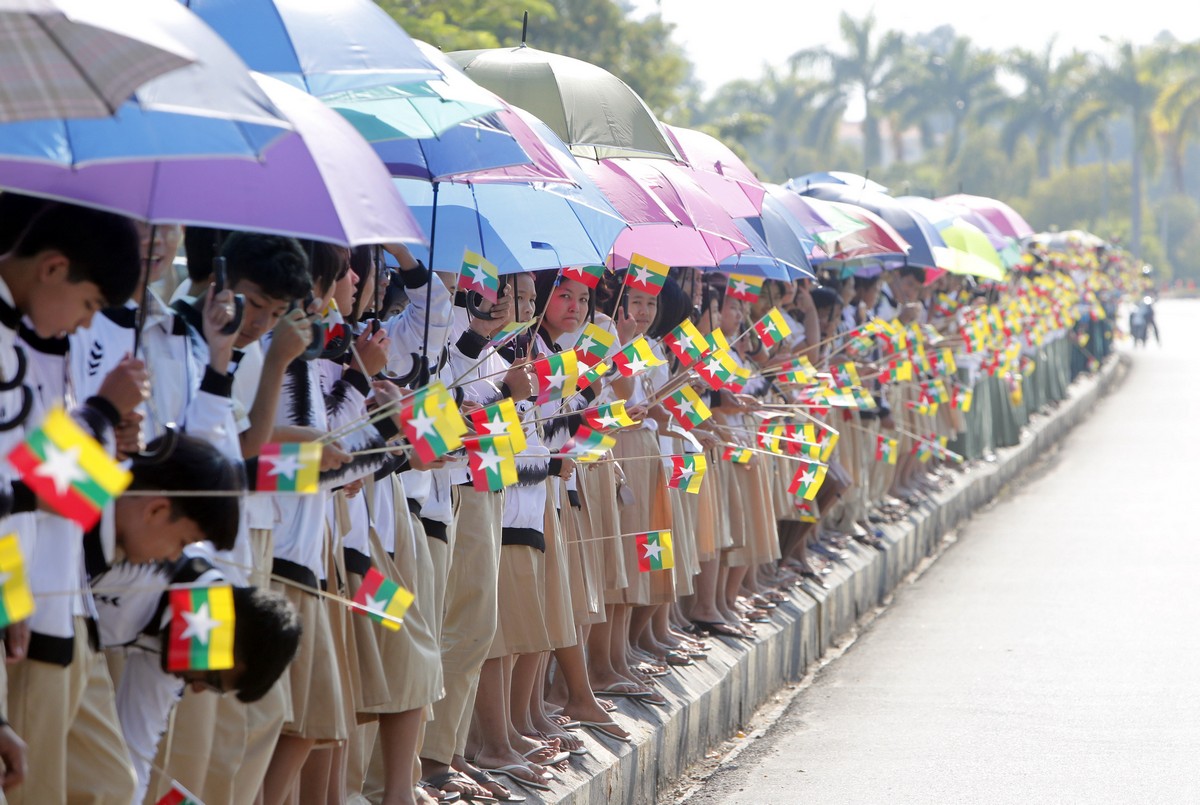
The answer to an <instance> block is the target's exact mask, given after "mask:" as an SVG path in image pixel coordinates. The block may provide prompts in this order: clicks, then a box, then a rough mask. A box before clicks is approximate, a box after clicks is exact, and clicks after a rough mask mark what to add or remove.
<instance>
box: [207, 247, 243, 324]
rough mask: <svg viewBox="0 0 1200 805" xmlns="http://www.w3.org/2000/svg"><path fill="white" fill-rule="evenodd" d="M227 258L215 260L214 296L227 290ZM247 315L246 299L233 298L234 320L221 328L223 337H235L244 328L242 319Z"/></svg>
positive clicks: (236, 295)
mask: <svg viewBox="0 0 1200 805" xmlns="http://www.w3.org/2000/svg"><path fill="white" fill-rule="evenodd" d="M225 283H226V279H225V258H224V257H220V256H217V257H214V258H213V286H214V287H213V296H216V295H217V294H219V293H221V292H222V291H224V290H225ZM245 313H246V297H245V296H243V295H242V294H240V293H239V294H235V295H234V297H233V318H232V319H230V321H229V322H228V323H227V324H226V325H225V326H224V327H222V328H221V335H233V334H234V333H236V332H237V331H238V330H239V329H241V326H242V317H243V316H244V315H245Z"/></svg>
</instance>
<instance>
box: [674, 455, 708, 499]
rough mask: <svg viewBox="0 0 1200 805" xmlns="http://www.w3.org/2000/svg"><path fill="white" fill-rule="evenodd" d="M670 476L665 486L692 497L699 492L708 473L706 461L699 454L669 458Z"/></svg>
mask: <svg viewBox="0 0 1200 805" xmlns="http://www.w3.org/2000/svg"><path fill="white" fill-rule="evenodd" d="M670 458H671V476H670V477H669V478H668V479H667V486H669V487H671V488H672V489H682V490H683V491H684V492H691V493H692V494H693V495H695V494H698V493H699V492H700V484H701V483H703V481H704V474H705V473H706V472H707V471H708V460H707V459H706V458H705V457H704V456H702V455H700V454H699V453H688V454H686V455H682V456H671V457H670Z"/></svg>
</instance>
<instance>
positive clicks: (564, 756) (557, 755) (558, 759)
mask: <svg viewBox="0 0 1200 805" xmlns="http://www.w3.org/2000/svg"><path fill="white" fill-rule="evenodd" d="M538 752H551V753H553V754H551V756H550V759H549V760H533V757H531V756H532V755H536V754H537V753H538ZM521 757H523V758H525V759H526V760H532V761H533V762H534V763H536V764H538V765H539V766H554V765H557V764H559V763H562V762H563V761H564V760H570V759H571V753H570V752H555V751H554V750H553V749H551V748H550V747H548V746H539V747H537V748H535V749H530V750H529V751H528V752H525V753H523V754H522V755H521Z"/></svg>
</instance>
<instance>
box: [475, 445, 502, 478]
mask: <svg viewBox="0 0 1200 805" xmlns="http://www.w3.org/2000/svg"><path fill="white" fill-rule="evenodd" d="M476 455H477V456H479V469H481V470H483V471H484V472H487V473H491V472H495V470H496V469H497V468H498V467H499V466H500V465H501V464H503V463H504V458H503V456H501V455H500V454H499V453H497V452H496V451H494V450H480V451H479V452H478V453H476Z"/></svg>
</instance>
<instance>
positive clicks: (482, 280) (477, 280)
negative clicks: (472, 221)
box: [460, 249, 500, 303]
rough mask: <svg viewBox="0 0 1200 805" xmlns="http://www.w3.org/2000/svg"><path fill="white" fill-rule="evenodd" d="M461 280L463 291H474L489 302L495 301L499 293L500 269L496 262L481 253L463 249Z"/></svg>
mask: <svg viewBox="0 0 1200 805" xmlns="http://www.w3.org/2000/svg"><path fill="white" fill-rule="evenodd" d="M460 273H461V274H462V281H461V283H460V287H461V289H462V290H464V291H475V292H476V293H478V294H479V295H480V296H482V297H483V298H484V299H486V300H488V301H489V302H493V303H494V302H495V301H496V298H497V295H498V294H499V293H500V271H499V269H497V268H496V264H495V263H492V262H491V261H489V260H488V259H487V258H486V257H484V256H483V255H482V254H476V253H475V252H473V251H471V250H470V249H466V250H465V251H463V259H462V268H461V269H460Z"/></svg>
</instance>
